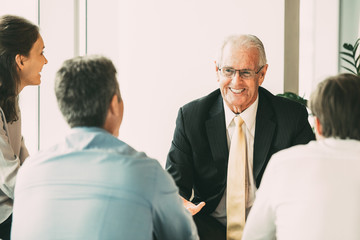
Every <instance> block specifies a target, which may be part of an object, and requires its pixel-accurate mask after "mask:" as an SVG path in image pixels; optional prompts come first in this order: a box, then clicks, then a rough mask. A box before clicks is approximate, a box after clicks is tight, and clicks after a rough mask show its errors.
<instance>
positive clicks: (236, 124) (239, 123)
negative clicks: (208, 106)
mask: <svg viewBox="0 0 360 240" xmlns="http://www.w3.org/2000/svg"><path fill="white" fill-rule="evenodd" d="M234 122H235V126H238V127H240V126H241V125H242V124H243V123H244V120H243V119H242V118H241V117H240V115H237V116H236V117H234Z"/></svg>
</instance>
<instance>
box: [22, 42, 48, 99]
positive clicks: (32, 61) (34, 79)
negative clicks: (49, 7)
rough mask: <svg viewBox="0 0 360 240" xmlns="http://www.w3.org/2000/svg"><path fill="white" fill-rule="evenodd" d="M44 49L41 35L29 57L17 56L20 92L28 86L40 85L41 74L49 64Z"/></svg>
mask: <svg viewBox="0 0 360 240" xmlns="http://www.w3.org/2000/svg"><path fill="white" fill-rule="evenodd" d="M44 48H45V47H44V41H43V39H42V37H41V36H40V35H39V37H38V39H37V40H36V42H35V43H34V45H33V46H32V48H31V50H30V52H29V56H27V57H26V56H19V55H18V56H17V58H18V59H17V64H18V67H19V76H20V86H19V92H20V91H21V90H22V89H23V88H24V87H26V86H28V85H39V84H40V82H41V80H40V77H41V75H40V72H41V70H42V68H43V66H44V64H47V62H48V61H47V59H46V57H45V56H44Z"/></svg>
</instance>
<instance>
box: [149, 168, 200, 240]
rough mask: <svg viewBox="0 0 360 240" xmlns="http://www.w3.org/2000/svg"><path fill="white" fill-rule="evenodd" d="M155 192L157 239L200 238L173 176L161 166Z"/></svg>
mask: <svg viewBox="0 0 360 240" xmlns="http://www.w3.org/2000/svg"><path fill="white" fill-rule="evenodd" d="M156 186H157V188H155V189H157V192H154V203H153V222H154V235H155V236H156V238H157V239H174V240H177V239H179V240H180V239H189V240H195V239H199V237H198V234H197V229H196V225H195V223H194V221H193V218H192V216H191V214H190V212H188V210H186V209H185V207H184V206H183V204H182V201H181V199H180V196H179V192H178V189H177V187H176V185H175V182H174V180H173V179H172V177H171V176H170V175H169V174H168V173H167V172H166V171H165V170H163V169H162V168H161V166H159V171H158V173H157V184H156Z"/></svg>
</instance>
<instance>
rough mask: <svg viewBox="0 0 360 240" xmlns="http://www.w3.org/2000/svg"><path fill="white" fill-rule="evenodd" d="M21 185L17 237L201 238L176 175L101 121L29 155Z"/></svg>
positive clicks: (15, 219) (16, 209)
mask: <svg viewBox="0 0 360 240" xmlns="http://www.w3.org/2000/svg"><path fill="white" fill-rule="evenodd" d="M16 181H17V183H16V186H15V200H14V210H13V225H12V239H13V240H17V239H27V240H29V239H30V240H31V239H105V240H106V239H131V240H132V239H134V240H141V239H153V236H156V238H157V239H198V236H197V230H196V226H195V224H194V222H193V219H192V216H191V214H190V213H189V212H188V211H187V210H186V209H185V208H184V206H183V204H182V202H181V199H180V198H179V195H178V189H177V187H176V186H175V183H174V181H173V179H172V178H171V176H170V175H169V174H168V173H167V172H165V171H164V170H163V168H162V167H161V166H160V164H159V163H158V162H157V161H156V160H153V159H150V158H149V157H147V156H146V155H145V154H144V153H141V152H137V151H136V150H134V149H133V148H131V147H130V146H129V145H127V144H126V143H124V142H122V141H120V140H119V139H117V138H115V137H113V136H112V135H110V134H109V133H108V132H106V131H105V130H103V129H99V128H88V127H80V128H73V129H72V130H71V132H70V134H69V135H68V136H67V137H66V139H65V141H63V142H61V143H59V144H57V145H55V146H54V147H52V148H50V149H49V150H47V151H42V152H39V153H38V154H37V155H34V156H32V157H31V158H29V159H27V160H26V162H25V163H24V165H23V166H22V167H21V168H20V170H19V173H18V176H17V180H16Z"/></svg>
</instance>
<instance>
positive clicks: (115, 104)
mask: <svg viewBox="0 0 360 240" xmlns="http://www.w3.org/2000/svg"><path fill="white" fill-rule="evenodd" d="M119 104H120V102H119V99H118V96H117V95H116V94H114V96H113V97H112V99H111V102H110V106H109V111H110V113H111V114H113V115H115V116H119V115H120V110H119Z"/></svg>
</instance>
